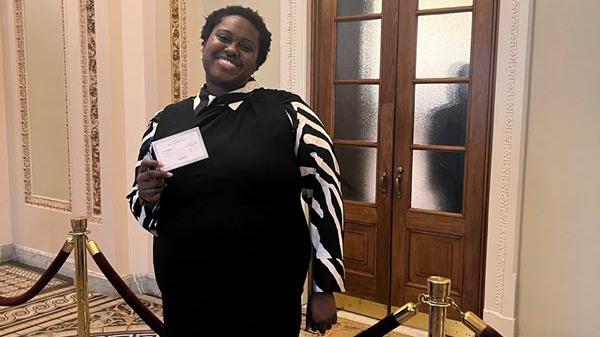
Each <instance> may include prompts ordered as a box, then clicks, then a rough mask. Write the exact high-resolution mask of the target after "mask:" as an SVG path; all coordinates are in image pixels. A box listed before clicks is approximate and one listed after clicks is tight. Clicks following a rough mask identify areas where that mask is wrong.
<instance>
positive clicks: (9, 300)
mask: <svg viewBox="0 0 600 337" xmlns="http://www.w3.org/2000/svg"><path fill="white" fill-rule="evenodd" d="M69 254H70V252H65V251H63V250H62V249H61V251H60V252H58V255H56V257H55V258H54V261H52V263H51V264H50V266H49V267H48V269H46V270H45V271H44V273H43V274H42V276H40V278H39V279H38V280H37V282H35V284H34V285H33V286H32V287H31V288H30V289H29V290H27V291H26V292H24V293H23V294H21V295H19V296H15V297H2V296H0V306H15V305H19V304H23V303H25V302H27V301H29V300H30V299H32V298H33V297H34V296H35V295H37V294H39V293H40V291H42V289H44V287H45V286H46V285H47V284H48V282H50V280H51V279H52V278H53V277H54V276H55V275H56V273H58V270H59V269H60V267H62V265H63V264H64V263H65V261H66V260H67V257H69Z"/></svg>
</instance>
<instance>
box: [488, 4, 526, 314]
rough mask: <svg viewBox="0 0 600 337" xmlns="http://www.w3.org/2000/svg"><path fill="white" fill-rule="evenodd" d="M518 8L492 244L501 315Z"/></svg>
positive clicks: (514, 19) (514, 9)
mask: <svg viewBox="0 0 600 337" xmlns="http://www.w3.org/2000/svg"><path fill="white" fill-rule="evenodd" d="M519 7H520V2H519V1H518V0H513V1H512V16H511V22H512V24H511V28H510V47H509V55H508V60H509V62H508V73H507V74H506V75H507V79H506V99H505V101H504V104H505V108H504V125H503V127H504V130H503V140H504V142H503V143H504V144H503V147H502V175H501V181H502V182H501V190H500V200H499V201H500V207H499V209H500V219H499V221H498V224H499V226H498V236H497V240H496V242H495V244H496V246H497V252H496V280H495V282H496V287H495V289H496V296H495V301H494V302H495V306H494V308H495V309H496V310H497V311H499V312H501V311H502V308H503V306H504V277H505V274H504V272H505V269H506V246H507V228H508V226H509V215H510V213H511V212H510V209H509V208H510V198H511V192H513V191H511V189H510V178H511V170H512V164H513V163H512V160H511V159H512V155H513V153H512V152H513V132H514V130H513V115H514V113H515V81H516V78H517V47H518V45H519V41H518V38H519V11H520V10H519Z"/></svg>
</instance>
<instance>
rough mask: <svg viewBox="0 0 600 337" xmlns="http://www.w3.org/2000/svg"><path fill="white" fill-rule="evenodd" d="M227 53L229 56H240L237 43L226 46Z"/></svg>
mask: <svg viewBox="0 0 600 337" xmlns="http://www.w3.org/2000/svg"><path fill="white" fill-rule="evenodd" d="M225 53H226V54H227V55H238V50H237V44H236V43H235V42H232V43H229V44H228V45H227V46H225Z"/></svg>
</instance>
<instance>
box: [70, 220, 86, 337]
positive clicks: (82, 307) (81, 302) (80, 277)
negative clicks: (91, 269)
mask: <svg viewBox="0 0 600 337" xmlns="http://www.w3.org/2000/svg"><path fill="white" fill-rule="evenodd" d="M71 227H72V228H73V231H72V232H71V234H72V235H73V241H74V243H75V288H76V289H77V335H78V336H79V337H89V336H90V305H89V299H88V286H87V282H88V274H87V259H86V257H87V255H86V254H87V252H86V242H87V233H88V232H87V219H86V218H85V217H79V218H73V219H71Z"/></svg>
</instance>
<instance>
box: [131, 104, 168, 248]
mask: <svg viewBox="0 0 600 337" xmlns="http://www.w3.org/2000/svg"><path fill="white" fill-rule="evenodd" d="M159 118H160V111H159V112H158V113H157V114H156V115H155V116H154V118H152V119H151V120H150V122H149V123H148V127H147V128H146V131H144V135H143V136H142V145H141V146H140V152H139V154H138V158H137V159H138V160H137V163H136V164H135V174H134V178H133V187H132V189H131V192H129V194H128V195H127V200H128V202H129V209H130V210H131V213H132V214H133V216H134V217H135V219H136V220H137V221H138V222H139V224H140V225H141V226H142V227H143V228H144V229H146V230H147V231H149V232H150V233H152V234H153V235H155V236H156V235H158V234H157V228H158V217H159V215H160V201H159V202H158V203H157V204H156V205H155V206H154V207H153V208H152V209H150V208H149V207H147V206H143V205H142V202H141V200H140V198H139V194H138V192H139V190H138V185H137V175H138V168H139V167H140V165H141V163H142V160H144V159H154V156H153V154H152V147H151V146H150V145H151V144H152V139H153V137H154V133H155V132H156V128H157V126H158V120H159Z"/></svg>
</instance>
